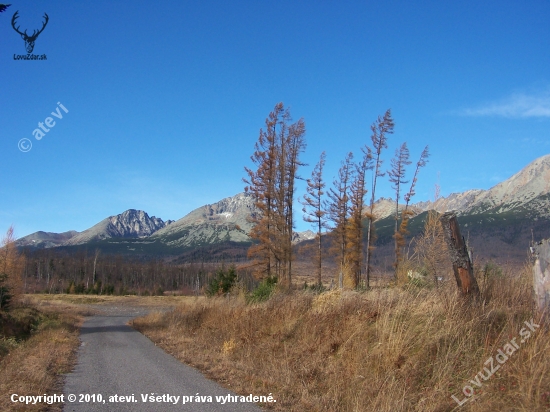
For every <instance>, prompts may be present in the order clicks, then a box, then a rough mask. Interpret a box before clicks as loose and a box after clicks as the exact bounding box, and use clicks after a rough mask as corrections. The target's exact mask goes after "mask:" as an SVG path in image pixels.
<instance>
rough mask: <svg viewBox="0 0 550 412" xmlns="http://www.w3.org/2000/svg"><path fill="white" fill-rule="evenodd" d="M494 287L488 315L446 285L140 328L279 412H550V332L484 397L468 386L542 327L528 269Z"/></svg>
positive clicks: (286, 298)
mask: <svg viewBox="0 0 550 412" xmlns="http://www.w3.org/2000/svg"><path fill="white" fill-rule="evenodd" d="M493 269H494V268H493ZM486 275H487V276H486V279H485V280H484V281H482V282H481V283H480V286H481V288H482V293H483V295H484V296H485V297H486V300H485V301H484V302H483V303H479V304H470V303H467V302H465V301H464V300H463V298H462V297H461V296H459V295H458V293H457V291H456V285H453V284H449V282H447V283H446V284H443V285H441V286H440V287H437V288H418V287H412V286H407V287H393V288H378V289H373V290H370V291H368V292H364V293H358V292H352V291H332V292H327V293H322V294H312V293H307V292H294V293H291V294H284V293H280V294H276V295H274V296H273V297H272V298H271V299H270V300H268V301H267V302H265V303H262V304H256V305H246V304H245V303H244V299H242V298H240V297H239V296H233V297H231V298H216V299H208V300H202V301H198V302H196V303H193V302H192V301H189V302H188V303H186V304H184V305H182V306H179V307H178V308H177V309H175V310H174V311H172V312H168V313H164V314H161V313H154V314H151V315H149V316H147V317H145V318H139V319H136V320H135V321H134V327H136V328H137V329H138V330H140V331H142V332H143V333H145V334H146V335H147V336H149V337H150V338H151V339H152V340H153V341H155V342H156V343H157V344H159V345H160V346H162V347H163V348H164V349H165V350H167V351H168V352H169V353H171V354H173V355H174V356H175V357H177V358H178V359H180V360H181V361H183V362H185V363H188V364H191V365H194V366H196V367H198V368H199V369H201V370H203V371H204V372H205V373H206V374H207V375H208V376H210V377H212V378H214V379H216V380H218V381H219V382H221V383H223V384H225V385H226V386H227V387H229V388H231V389H233V390H235V391H237V392H239V393H242V394H250V393H252V394H255V395H268V394H269V393H272V394H273V396H274V397H275V398H276V399H277V403H275V404H272V405H271V407H274V408H275V409H277V410H284V411H321V410H323V411H439V412H443V411H452V410H464V411H493V410H502V411H511V410H514V411H548V410H550V360H549V358H548V353H550V339H549V338H550V332H549V330H548V328H546V329H544V327H542V326H541V327H540V328H539V329H536V330H535V332H532V334H531V337H530V338H529V339H528V340H526V341H525V342H524V343H522V344H520V347H519V349H517V351H516V352H514V353H513V354H512V355H511V356H510V359H508V360H507V362H505V363H504V364H503V365H501V367H500V369H499V370H498V371H497V372H496V373H495V374H494V375H493V376H491V377H489V378H488V379H487V380H486V381H485V380H483V379H480V384H481V387H480V388H477V387H476V385H474V384H472V383H471V382H470V381H471V380H475V377H476V375H477V374H478V372H479V371H483V368H484V366H487V365H484V362H486V361H487V359H488V358H490V357H491V356H495V355H496V354H497V351H498V350H499V349H501V348H503V346H504V345H505V344H506V343H508V342H509V341H510V340H511V339H512V338H514V337H518V339H517V341H518V343H519V333H520V330H521V329H522V328H524V327H525V324H524V322H525V321H530V320H531V318H532V317H533V315H532V308H531V283H530V281H531V273H530V269H529V268H526V269H525V270H524V271H523V272H522V273H512V272H510V273H506V271H504V273H502V272H499V271H498V270H491V271H490V273H487V274H486ZM535 323H537V322H536V319H535ZM495 363H496V361H495ZM465 385H469V386H473V387H474V388H475V389H476V390H475V396H474V398H469V400H468V401H467V402H466V403H464V405H462V406H460V407H459V406H458V404H457V403H456V402H455V401H454V400H453V399H452V398H451V396H452V395H454V396H456V397H457V399H458V400H462V399H464V398H465V396H464V394H463V393H462V389H463V387H464V386H465Z"/></svg>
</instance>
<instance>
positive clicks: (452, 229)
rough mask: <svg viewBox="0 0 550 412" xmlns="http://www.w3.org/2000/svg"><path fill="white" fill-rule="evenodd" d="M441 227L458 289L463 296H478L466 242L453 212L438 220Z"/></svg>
mask: <svg viewBox="0 0 550 412" xmlns="http://www.w3.org/2000/svg"><path fill="white" fill-rule="evenodd" d="M439 220H440V222H441V225H442V226H443V234H444V236H445V243H447V247H448V249H449V254H450V257H451V261H452V263H453V272H454V275H455V279H456V284H457V285H458V288H459V289H460V291H461V292H462V293H463V294H464V295H474V296H478V295H479V287H478V285H477V281H476V278H475V276H474V268H473V265H472V262H471V261H470V255H469V254H468V248H467V247H466V242H464V238H463V237H462V235H461V234H460V227H459V226H458V220H457V219H456V214H455V213H454V212H447V213H444V214H443V215H442V216H441V217H440V218H439Z"/></svg>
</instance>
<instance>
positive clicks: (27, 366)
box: [0, 299, 82, 411]
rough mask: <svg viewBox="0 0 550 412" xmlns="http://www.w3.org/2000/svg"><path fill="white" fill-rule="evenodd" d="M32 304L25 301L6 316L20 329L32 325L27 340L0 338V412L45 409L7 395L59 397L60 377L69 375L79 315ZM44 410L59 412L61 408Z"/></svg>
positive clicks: (79, 320)
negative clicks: (1, 349) (16, 400)
mask: <svg viewBox="0 0 550 412" xmlns="http://www.w3.org/2000/svg"><path fill="white" fill-rule="evenodd" d="M33 301H34V299H25V300H24V302H22V303H20V304H18V305H16V306H15V307H14V308H12V309H11V310H10V314H9V315H10V317H11V318H12V319H14V320H16V321H17V322H16V324H20V325H23V326H22V327H23V328H25V327H27V326H25V325H30V326H32V327H31V329H32V332H31V333H30V337H28V338H26V339H24V338H22V337H21V336H19V337H15V336H13V337H9V338H6V337H4V339H3V341H2V342H0V343H3V345H2V347H3V349H4V350H3V356H0V371H1V372H0V375H1V379H0V411H18V410H25V411H39V410H46V408H48V405H45V404H37V405H24V404H23V405H22V404H19V403H17V404H14V403H12V402H11V401H10V396H11V395H12V394H19V395H34V396H37V395H42V394H48V395H50V394H53V393H57V394H61V393H62V392H63V387H62V375H63V374H65V373H68V372H70V370H71V369H72V367H73V365H74V362H75V353H76V349H77V348H78V346H79V343H80V341H79V339H78V329H79V326H80V323H81V320H82V316H80V314H81V312H79V311H77V310H75V308H74V307H63V306H56V305H48V306H42V307H40V308H39V309H38V308H37V305H36V303H35V302H33ZM19 335H20V334H19ZM6 352H7V354H6ZM48 410H61V405H59V404H58V405H52V406H50V407H49V409H48Z"/></svg>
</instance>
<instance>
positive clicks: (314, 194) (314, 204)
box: [302, 152, 327, 286]
mask: <svg viewBox="0 0 550 412" xmlns="http://www.w3.org/2000/svg"><path fill="white" fill-rule="evenodd" d="M325 159H326V155H325V152H323V153H321V157H320V159H319V162H318V163H317V164H316V165H315V168H314V169H313V172H312V173H311V179H307V187H306V192H307V193H306V194H305V195H304V198H303V201H302V204H303V206H304V207H303V209H302V211H303V212H304V220H305V221H306V222H308V223H313V224H314V226H315V227H316V229H317V236H316V241H317V256H316V259H315V263H316V266H317V284H318V285H319V286H321V285H322V284H323V283H322V266H323V264H322V243H321V241H322V230H323V229H324V228H326V227H327V223H326V218H325V215H326V211H325V210H324V209H323V196H324V194H325V192H324V188H325V186H326V183H325V181H324V180H323V168H324V166H325Z"/></svg>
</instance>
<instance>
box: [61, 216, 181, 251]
mask: <svg viewBox="0 0 550 412" xmlns="http://www.w3.org/2000/svg"><path fill="white" fill-rule="evenodd" d="M170 223H172V221H167V222H164V221H163V220H162V219H160V218H157V217H155V216H153V217H149V215H148V214H147V213H146V212H144V211H143V210H135V209H129V210H126V211H125V212H122V213H120V214H118V215H115V216H109V217H108V218H106V219H103V220H102V221H101V222H99V223H98V224H96V225H95V226H92V227H91V228H89V229H87V230H85V231H83V232H81V233H79V234H78V235H76V236H74V237H72V238H71V239H69V240H68V241H67V242H65V243H64V245H79V244H82V243H86V242H90V241H96V240H102V239H108V238H120V237H122V238H140V237H147V236H151V235H152V234H153V233H155V232H156V231H158V230H159V229H162V228H164V227H165V226H166V225H168V224H170Z"/></svg>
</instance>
